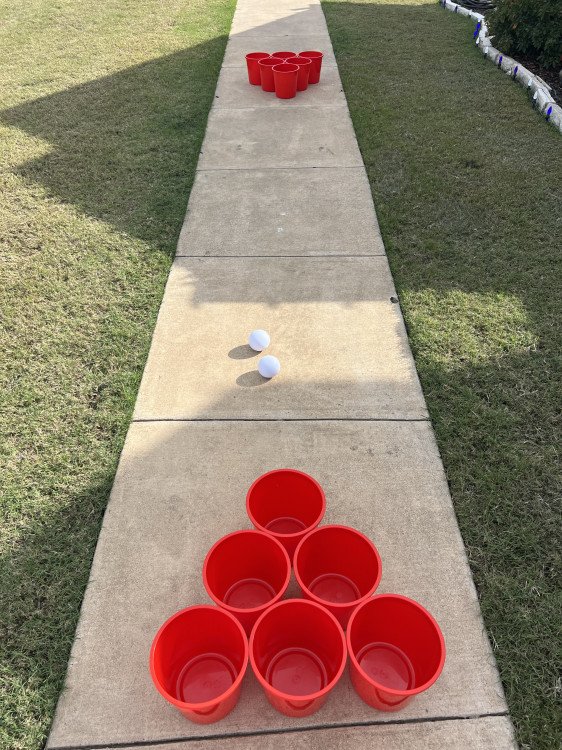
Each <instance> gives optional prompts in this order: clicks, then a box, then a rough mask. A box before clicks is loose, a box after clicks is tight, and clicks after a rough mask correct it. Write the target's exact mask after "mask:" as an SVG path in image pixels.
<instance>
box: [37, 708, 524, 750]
mask: <svg viewBox="0 0 562 750" xmlns="http://www.w3.org/2000/svg"><path fill="white" fill-rule="evenodd" d="M507 716H509V713H508V711H496V712H494V713H486V714H470V715H467V716H427V717H424V718H418V719H393V720H391V721H383V720H380V719H379V720H373V721H358V722H350V723H348V724H318V725H311V726H303V727H284V728H282V729H263V730H260V731H255V732H228V733H226V734H209V735H200V736H193V735H192V736H186V737H170V738H167V739H161V740H136V741H132V742H114V743H109V742H104V743H103V744H102V745H59V746H54V747H50V748H49V749H48V750H114V748H115V749H117V748H123V750H126V748H129V747H155V746H156V747H157V746H158V745H175V744H179V743H180V742H186V743H187V742H205V741H208V740H210V741H213V740H214V741H216V740H231V739H238V738H242V737H266V736H269V735H277V734H297V733H299V732H317V731H321V730H324V731H326V730H328V729H355V728H358V727H377V726H383V727H387V726H397V725H405V724H431V723H437V722H448V721H474V720H475V719H488V718H502V717H507Z"/></svg>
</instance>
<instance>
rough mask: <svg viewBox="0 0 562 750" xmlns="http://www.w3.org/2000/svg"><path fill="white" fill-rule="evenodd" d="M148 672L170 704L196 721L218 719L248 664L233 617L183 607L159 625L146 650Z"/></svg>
mask: <svg viewBox="0 0 562 750" xmlns="http://www.w3.org/2000/svg"><path fill="white" fill-rule="evenodd" d="M149 663H150V675H151V677H152V680H153V682H154V685H155V686H156V689H157V690H158V692H159V693H160V695H162V696H163V697H164V698H165V699H166V700H167V701H168V702H169V703H171V704H172V705H173V706H175V707H176V708H177V709H179V710H180V711H181V713H182V714H183V715H184V716H185V717H186V718H187V719H189V720H190V721H194V722H195V723H197V724H212V723H213V722H215V721H219V720H220V719H223V718H224V717H225V716H226V715H227V714H228V713H230V711H232V709H233V708H234V706H235V705H236V703H237V702H238V697H239V695H240V686H241V684H242V679H243V677H244V674H245V672H246V668H247V666H248V642H247V640H246V635H245V634H244V630H243V629H242V626H241V625H240V623H239V622H238V620H237V619H236V618H235V617H233V616H232V615H231V614H229V613H228V612H225V611H224V610H222V609H218V608H217V607H212V606H198V607H187V609H182V610H181V611H180V612H176V614H175V615H172V617H170V619H169V620H166V622H165V623H164V624H163V625H162V627H161V628H160V630H159V631H158V633H157V634H156V637H155V638H154V641H153V642H152V648H151V649H150V662H149Z"/></svg>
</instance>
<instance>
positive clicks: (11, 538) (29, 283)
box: [0, 0, 234, 750]
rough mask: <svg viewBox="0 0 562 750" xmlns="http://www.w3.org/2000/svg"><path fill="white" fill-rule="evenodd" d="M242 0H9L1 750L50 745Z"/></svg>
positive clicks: (1, 43)
mask: <svg viewBox="0 0 562 750" xmlns="http://www.w3.org/2000/svg"><path fill="white" fill-rule="evenodd" d="M233 7H234V0H190V2H183V0H167V2H166V3H162V2H160V1H159V0H99V2H91V1H88V2H86V0H0V97H1V101H0V108H1V111H0V164H1V169H2V171H1V172H0V183H1V184H0V191H1V193H2V201H1V203H0V237H1V238H2V240H1V242H2V245H1V249H0V253H1V266H0V267H1V271H0V273H1V288H2V294H1V295H0V297H1V299H0V305H1V309H0V316H1V319H2V326H1V327H0V346H1V352H2V355H1V357H0V412H1V413H2V419H1V425H0V464H1V465H2V475H1V485H0V486H1V492H2V500H1V504H0V513H1V518H0V716H1V719H0V748H2V750H22V749H24V748H26V749H27V748H34V749H35V748H39V747H41V745H42V743H43V741H44V739H45V736H46V733H47V731H48V729H49V725H50V721H51V718H52V714H53V710H54V707H55V702H56V699H57V697H58V693H59V691H60V688H61V686H62V681H63V678H64V673H65V669H66V663H67V659H68V654H69V650H70V645H71V642H72V639H73V635H74V630H75V626H76V621H77V617H78V612H79V607H80V603H81V600H82V596H83V592H84V587H85V584H86V581H87V577H88V571H89V568H90V563H91V559H92V555H93V551H94V546H95V543H96V539H97V535H98V531H99V526H100V521H101V517H102V514H103V510H104V508H105V505H106V502H107V498H108V493H109V490H110V487H111V483H112V479H113V475H114V472H115V467H116V463H117V459H118V456H119V452H120V450H121V446H122V443H123V439H124V435H125V432H126V429H127V426H128V422H129V419H130V414H131V410H132V406H133V402H134V398H135V395H136V391H137V387H138V383H139V379H140V375H141V373H142V369H143V365H144V362H145V359H146V355H147V351H148V347H149V343H150V337H151V333H152V328H153V325H154V322H155V319H156V314H157V310H158V306H159V303H160V299H161V296H162V293H163V288H164V283H165V280H166V277H167V274H168V269H169V266H170V262H171V258H172V256H173V253H174V249H175V243H176V240H177V237H178V234H179V230H180V226H181V221H182V218H183V214H184V211H185V206H186V203H187V198H188V195H189V190H190V187H191V183H192V180H193V176H194V169H195V165H196V161H197V157H198V154H199V148H200V144H201V140H202V137H203V133H204V128H205V124H206V119H207V114H208V110H209V107H210V105H211V102H212V98H213V94H214V89H215V84H216V78H217V75H218V70H219V68H220V64H221V61H222V56H223V52H224V47H225V44H226V37H227V35H228V29H229V26H230V20H231V16H232V12H233Z"/></svg>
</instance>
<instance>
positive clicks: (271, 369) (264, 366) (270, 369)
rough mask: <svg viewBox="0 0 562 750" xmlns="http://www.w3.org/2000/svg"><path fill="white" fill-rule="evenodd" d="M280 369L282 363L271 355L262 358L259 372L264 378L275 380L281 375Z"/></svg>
mask: <svg viewBox="0 0 562 750" xmlns="http://www.w3.org/2000/svg"><path fill="white" fill-rule="evenodd" d="M280 369H281V363H280V362H279V360H278V359H277V357H272V356H271V354H267V355H266V356H265V357H262V358H261V359H260V361H259V362H258V370H259V373H260V375H261V376H262V378H273V377H275V375H278V374H279V370H280Z"/></svg>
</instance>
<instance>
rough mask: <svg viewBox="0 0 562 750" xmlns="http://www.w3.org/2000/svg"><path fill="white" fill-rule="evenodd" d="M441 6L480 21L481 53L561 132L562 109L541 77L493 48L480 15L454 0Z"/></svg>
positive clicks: (441, 2) (446, 0)
mask: <svg viewBox="0 0 562 750" xmlns="http://www.w3.org/2000/svg"><path fill="white" fill-rule="evenodd" d="M439 5H441V6H442V7H443V8H445V9H446V10H450V11H452V12H453V13H458V14H459V15H461V16H469V17H470V18H473V19H474V20H475V21H476V22H477V24H476V29H475V31H474V39H475V40H476V45H477V46H478V47H479V48H480V51H481V52H482V54H483V55H485V56H486V57H488V58H489V59H490V60H492V62H493V63H494V64H495V65H497V67H498V68H501V70H503V72H504V73H506V74H507V75H508V76H511V78H513V80H515V81H517V82H518V83H519V84H520V85H521V86H524V87H525V88H527V89H528V90H529V92H530V93H531V94H532V95H533V99H532V101H533V107H534V108H535V109H536V110H537V111H538V112H539V113H540V114H542V115H544V117H546V119H547V122H550V123H551V124H552V125H554V127H555V128H557V129H558V130H559V131H560V132H561V133H562V107H559V106H558V104H556V102H555V101H554V99H553V98H552V96H551V95H550V89H549V87H548V86H547V84H546V83H545V82H544V81H543V80H542V78H539V76H536V75H534V74H533V73H531V71H530V70H527V68H525V67H524V66H523V65H521V64H520V63H518V62H517V60H514V59H513V58H512V57H509V56H508V55H504V54H503V53H502V52H500V51H499V50H497V49H496V48H495V47H494V46H493V45H492V37H490V36H489V35H488V26H487V24H486V20H485V18H484V16H483V15H482V14H481V13H476V12H475V11H473V10H469V9H468V8H465V7H463V6H462V5H458V4H457V3H454V2H452V0H439Z"/></svg>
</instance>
